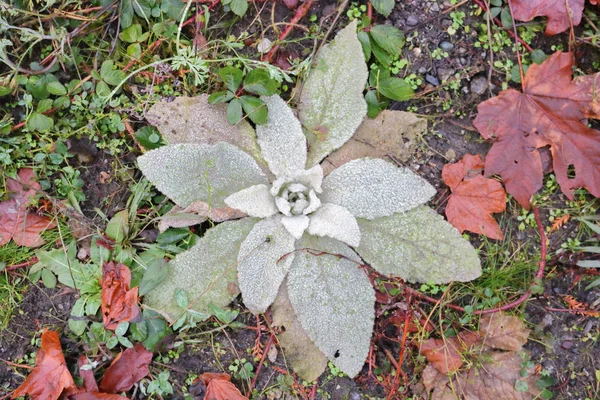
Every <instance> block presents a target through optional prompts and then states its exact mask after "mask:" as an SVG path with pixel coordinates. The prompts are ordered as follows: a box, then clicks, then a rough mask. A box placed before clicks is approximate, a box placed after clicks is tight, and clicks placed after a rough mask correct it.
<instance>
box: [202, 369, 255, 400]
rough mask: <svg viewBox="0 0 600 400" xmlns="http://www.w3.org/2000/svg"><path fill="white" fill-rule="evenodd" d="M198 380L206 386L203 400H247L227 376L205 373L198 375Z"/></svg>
mask: <svg viewBox="0 0 600 400" xmlns="http://www.w3.org/2000/svg"><path fill="white" fill-rule="evenodd" d="M199 379H200V380H201V381H202V382H203V383H204V385H205V386H206V395H205V396H204V399H205V400H248V398H247V397H245V396H243V395H242V393H240V391H239V390H238V389H237V388H236V387H235V385H234V384H233V383H231V377H230V376H229V375H228V374H218V373H211V372H207V373H204V374H202V375H200V378H199Z"/></svg>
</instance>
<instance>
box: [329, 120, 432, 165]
mask: <svg viewBox="0 0 600 400" xmlns="http://www.w3.org/2000/svg"><path fill="white" fill-rule="evenodd" d="M426 129H427V120H425V119H423V118H419V117H417V116H416V115H414V114H411V113H408V112H404V111H392V110H384V111H383V112H381V113H380V114H379V115H378V116H377V118H375V119H371V118H365V120H364V121H363V123H362V124H361V125H360V126H359V127H358V129H357V131H356V132H355V133H354V136H353V137H352V139H350V140H349V141H347V142H346V144H344V145H343V146H342V147H340V148H339V149H338V150H336V151H334V152H333V153H331V154H330V155H329V156H328V157H327V158H325V160H323V162H322V163H321V166H322V167H323V172H324V174H325V175H327V174H329V173H330V172H331V171H333V170H334V169H336V168H337V167H339V166H340V165H343V164H345V163H347V162H348V161H352V160H354V159H357V158H361V157H378V158H381V157H384V156H388V155H389V156H392V157H393V158H395V159H397V160H399V161H402V162H405V161H408V160H409V159H410V157H411V155H412V153H413V152H414V150H415V148H416V145H417V142H418V140H419V138H420V137H421V134H422V133H423V132H424V131H425V130H426Z"/></svg>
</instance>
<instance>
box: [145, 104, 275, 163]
mask: <svg viewBox="0 0 600 400" xmlns="http://www.w3.org/2000/svg"><path fill="white" fill-rule="evenodd" d="M146 119H147V120H148V121H149V122H150V123H151V124H152V125H154V126H156V127H157V128H158V130H159V131H160V133H161V134H162V135H163V137H164V138H165V139H166V140H167V142H168V143H169V144H177V143H193V144H216V143H219V142H227V143H230V144H232V145H234V146H236V147H238V148H240V149H242V150H243V151H245V152H246V153H248V154H250V155H251V156H252V157H254V159H255V160H256V162H257V163H258V164H259V166H260V167H261V168H263V167H264V169H263V170H268V168H267V163H266V161H265V160H264V159H263V158H262V156H261V154H260V147H259V146H258V141H257V140H256V133H255V132H254V129H252V126H250V124H249V123H248V121H246V120H241V121H240V122H238V123H237V124H235V125H231V124H230V123H229V122H227V105H226V104H209V103H208V95H207V94H201V95H200V96H196V97H177V98H175V100H173V101H172V102H167V101H160V102H158V103H156V104H155V105H153V106H152V107H151V108H150V110H148V112H147V113H146Z"/></svg>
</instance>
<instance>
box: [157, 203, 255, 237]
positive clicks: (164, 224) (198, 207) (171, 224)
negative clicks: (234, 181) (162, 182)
mask: <svg viewBox="0 0 600 400" xmlns="http://www.w3.org/2000/svg"><path fill="white" fill-rule="evenodd" d="M245 216H246V214H245V213H243V212H241V211H238V210H235V209H233V208H231V207H210V206H209V205H208V204H207V203H205V202H204V201H194V202H193V203H192V204H190V205H189V206H188V207H186V208H182V207H179V206H178V205H175V206H174V207H173V208H172V209H171V210H169V212H167V213H166V214H165V215H164V216H162V217H161V219H160V221H159V222H158V230H159V231H160V232H164V231H166V230H167V229H169V228H185V227H188V226H192V225H197V224H201V223H202V222H204V221H206V220H207V219H210V220H212V221H213V222H223V221H228V220H230V219H239V218H243V217H245Z"/></svg>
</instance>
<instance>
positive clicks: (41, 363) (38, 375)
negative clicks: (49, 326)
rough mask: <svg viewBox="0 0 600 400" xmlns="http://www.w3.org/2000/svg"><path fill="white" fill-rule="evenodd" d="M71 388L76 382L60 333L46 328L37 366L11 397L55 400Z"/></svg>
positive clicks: (37, 356)
mask: <svg viewBox="0 0 600 400" xmlns="http://www.w3.org/2000/svg"><path fill="white" fill-rule="evenodd" d="M71 388H75V382H74V381H73V377H71V373H70V372H69V369H68V368H67V364H66V362H65V357H64V355H63V352H62V349H61V347H60V340H59V337H58V333H56V332H54V331H49V330H45V331H44V332H43V333H42V348H41V349H40V350H38V352H37V355H36V357H35V367H34V368H33V371H31V373H30V374H29V376H28V377H27V379H25V382H23V384H22V385H21V386H19V387H18V388H17V390H15V391H14V392H13V394H12V396H11V398H12V399H16V398H17V397H20V396H25V395H29V396H30V397H31V398H32V399H44V400H54V399H58V398H59V397H60V395H61V394H62V392H63V390H64V389H71Z"/></svg>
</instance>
